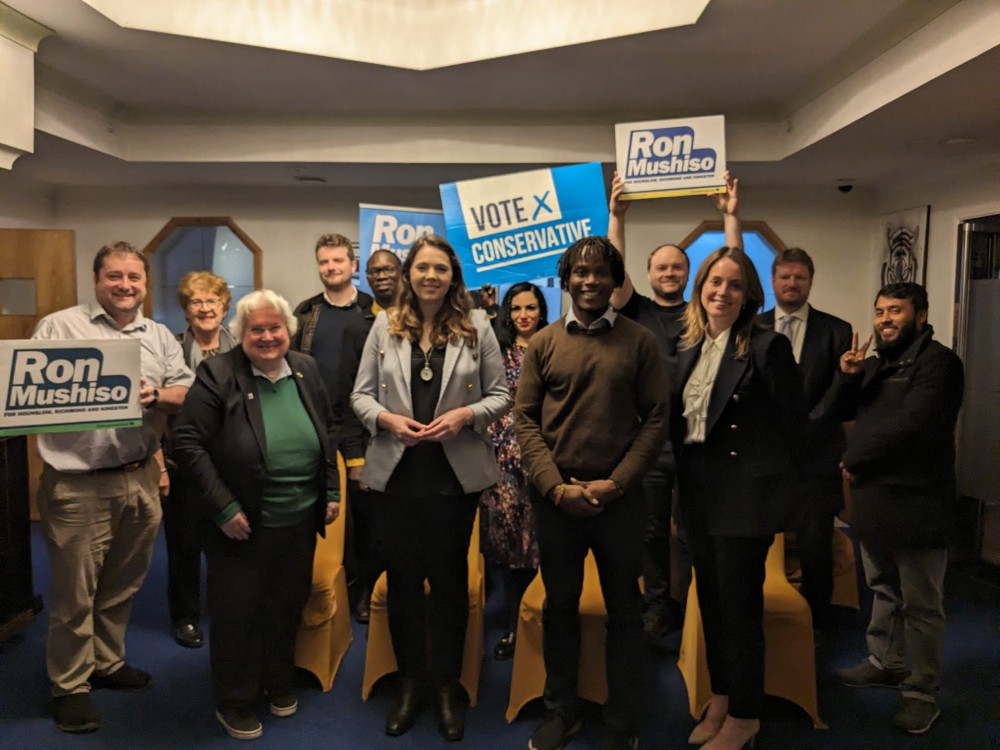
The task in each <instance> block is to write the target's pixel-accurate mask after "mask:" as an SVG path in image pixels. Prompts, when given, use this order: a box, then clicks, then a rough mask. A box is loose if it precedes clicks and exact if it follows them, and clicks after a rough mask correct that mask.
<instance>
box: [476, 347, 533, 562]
mask: <svg viewBox="0 0 1000 750" xmlns="http://www.w3.org/2000/svg"><path fill="white" fill-rule="evenodd" d="M524 351H525V347H523V346H521V345H520V344H514V345H513V346H512V347H510V348H509V349H506V350H505V351H504V353H503V359H504V373H505V375H506V376H507V387H508V388H509V389H510V398H511V401H513V400H514V397H515V396H516V395H517V384H518V381H520V379H521V363H522V362H523V361H524ZM489 434H490V438H491V439H492V441H493V447H494V448H495V449H496V453H497V463H498V464H499V465H500V481H499V482H497V484H496V486H495V487H491V488H490V489H488V490H486V491H485V492H483V494H482V499H481V500H480V513H479V519H480V525H481V526H482V529H483V531H482V544H483V548H484V554H485V556H486V559H487V560H489V561H490V562H492V563H496V564H498V565H505V566H507V567H510V568H531V569H534V568H537V567H538V543H537V542H536V541H535V527H534V521H533V520H532V517H531V502H530V500H529V499H528V477H527V475H526V474H525V471H524V466H522V464H521V446H520V445H518V442H517V435H515V434H514V411H513V409H511V410H509V411H508V412H507V413H506V414H504V415H503V416H502V417H500V419H498V420H497V421H496V422H494V423H493V424H491V425H490V427H489Z"/></svg>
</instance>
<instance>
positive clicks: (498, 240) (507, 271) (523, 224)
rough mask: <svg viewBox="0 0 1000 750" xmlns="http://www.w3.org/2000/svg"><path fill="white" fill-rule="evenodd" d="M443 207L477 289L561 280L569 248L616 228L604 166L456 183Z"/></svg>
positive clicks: (446, 191)
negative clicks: (612, 226)
mask: <svg viewBox="0 0 1000 750" xmlns="http://www.w3.org/2000/svg"><path fill="white" fill-rule="evenodd" d="M441 206H442V208H444V218H445V224H446V225H447V227H448V241H449V242H450V243H451V244H452V246H453V247H454V248H455V251H456V252H457V253H458V257H459V258H460V259H461V261H462V268H463V270H464V271H465V282H466V285H467V286H468V287H469V288H471V289H476V288H478V287H480V286H482V285H483V284H494V285H501V284H508V283H511V282H513V281H523V280H526V279H536V278H545V277H549V276H555V272H556V263H557V261H558V259H559V256H560V255H562V253H563V251H565V250H566V248H567V247H569V246H570V245H572V244H573V243H574V242H576V241H577V240H579V239H581V238H583V237H588V236H590V235H605V234H607V231H608V206H607V198H606V197H605V193H604V176H603V173H602V172H601V165H600V164H599V163H597V162H592V163H590V164H576V165H573V166H570V167H553V168H552V169H538V170H534V171H531V172H518V173H516V174H508V175H502V176H500V177H486V178H483V179H479V180H466V181H464V182H450V183H447V184H445V185H441Z"/></svg>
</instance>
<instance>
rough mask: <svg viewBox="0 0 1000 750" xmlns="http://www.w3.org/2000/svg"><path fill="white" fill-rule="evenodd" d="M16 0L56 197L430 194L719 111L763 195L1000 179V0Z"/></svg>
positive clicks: (735, 159)
mask: <svg viewBox="0 0 1000 750" xmlns="http://www.w3.org/2000/svg"><path fill="white" fill-rule="evenodd" d="M4 2H5V3H6V4H7V5H8V6H10V7H12V8H14V9H15V10H17V11H19V12H20V13H23V14H25V15H27V16H29V17H30V18H32V19H33V20H35V21H37V22H38V23H40V24H43V25H44V26H46V27H48V28H49V29H51V30H52V34H51V35H49V36H47V37H46V38H45V39H43V40H42V42H41V43H40V46H39V48H38V51H37V53H36V55H35V84H34V85H35V108H34V109H35V112H34V118H35V119H34V128H35V138H34V151H33V153H27V154H25V155H23V156H21V157H20V158H18V159H17V160H16V161H15V162H14V166H13V171H14V172H15V173H18V174H21V175H23V176H24V177H26V178H29V179H32V180H36V181H39V182H42V183H48V184H52V185H56V186H59V185H107V184H114V185H226V184H231V185H237V184H238V185H272V186H273V185H287V186H296V187H298V186H299V184H300V183H299V182H298V181H297V178H299V179H301V178H302V177H317V178H321V179H324V180H325V181H326V185H329V186H334V187H337V188H340V189H344V190H350V189H351V188H353V187H367V188H371V187H402V188H407V187H410V188H427V187H433V186H436V185H437V184H438V183H439V182H441V181H447V180H452V179H462V178H469V177H476V176H483V175H488V174H499V173H503V172H512V171H518V170H520V169H530V168H533V167H537V166H540V165H548V164H557V163H570V162H579V161H593V160H597V161H602V162H604V163H605V164H606V165H610V163H611V162H613V160H614V156H613V154H614V132H613V131H614V128H613V125H614V123H616V122H628V121H634V120H642V119H659V118H668V117H683V116H688V115H691V116H694V115H706V114H724V115H725V116H726V120H727V151H728V157H729V163H730V165H731V166H733V167H734V169H737V170H738V171H739V174H740V175H741V176H743V177H745V178H746V179H748V180H752V181H753V182H755V183H757V184H764V185H819V184H832V183H835V182H837V181H838V180H851V181H853V182H855V183H857V184H860V185H866V186H869V187H871V188H873V189H878V188H880V187H884V186H886V185H891V184H893V183H895V182H897V181H898V180H910V181H913V180H929V179H932V178H936V177H944V176H946V175H947V174H948V173H951V172H955V173H958V172H961V171H967V170H968V169H969V167H970V165H974V164H977V163H980V164H983V165H984V166H985V167H986V168H990V169H994V170H996V169H997V168H998V167H1000V3H997V2H996V0H961V1H957V0H879V2H861V1H859V0H851V1H846V0H844V1H841V0H838V1H837V2H826V1H824V0H799V1H798V2H794V3H789V2H787V0H754V2H747V1H746V0H710V1H706V0H696V1H695V0H691V1H689V0H684V2H678V3H676V7H674V8H673V9H672V13H671V14H669V15H670V18H666V17H665V14H664V13H662V12H659V11H662V8H663V6H667V5H672V4H671V3H663V2H662V0H639V1H637V2H635V3H634V4H635V13H634V15H635V18H630V19H629V20H628V24H627V25H626V24H625V22H624V21H623V20H622V19H619V18H617V16H618V15H621V14H622V12H623V11H622V8H621V4H620V3H611V2H607V1H606V0H575V1H574V0H551V7H549V3H539V2H538V0H531V2H528V1H527V0H479V1H478V2H474V1H472V0H463V1H462V2H459V1H458V0H412V1H411V2H402V1H401V0H351V2H347V1H346V0H329V2H328V3H325V4H324V3H319V2H316V1H315V0H311V1H310V0H258V2H255V3H247V2H245V0H198V2H194V0H173V1H172V2H167V1H166V0H163V2H161V3H159V4H152V3H150V4H136V3H128V2H122V1H120V0H87V1H86V2H85V1H84V0H4ZM147 5H148V6H149V8H153V9H155V12H152V11H151V12H150V13H146V14H143V13H139V12H137V11H135V9H134V8H133V6H135V7H139V8H144V7H145V6H147ZM630 5H631V4H630ZM331 8H335V9H338V10H339V11H342V12H338V13H331ZM352 8H353V9H355V11H354V12H352V11H351V9H352ZM538 8H544V10H545V12H544V13H543V12H542V11H539V10H538ZM268 9H270V10H271V11H276V10H277V9H284V10H285V12H286V14H287V16H288V17H289V18H290V19H291V20H288V19H286V18H285V17H284V16H280V17H279V16H273V17H271V18H270V20H271V21H272V23H270V24H267V23H265V22H267V21H268V20H269V19H268V17H266V14H265V11H266V10H268ZM324 9H325V10H324ZM358 9H360V10H358ZM470 10H471V14H470ZM498 11H505V12H506V18H507V20H504V18H505V16H504V14H503V13H501V14H499V15H497V13H498ZM254 12H256V13H257V17H254V16H253V13H254ZM624 12H625V13H626V14H631V13H632V9H631V8H630V7H629V8H626V9H625V11H624ZM262 14H264V15H262ZM310 14H312V15H310ZM275 19H279V20H280V23H279V22H277V21H275ZM643 24H645V26H643ZM668 24H673V25H672V27H668ZM155 28H159V29H162V30H161V31H155V30H150V29H155ZM637 29H640V30H641V29H650V30H648V31H642V32H641V33H636V30H637ZM182 31H183V32H184V33H178V32H182ZM511 36H516V37H517V39H518V40H521V41H518V42H517V43H516V44H515V43H513V42H510V40H509V39H506V38H507V37H511ZM504 39H506V41H504ZM574 40H580V41H574ZM296 49H299V50H307V51H306V52H302V51H293V50H296ZM373 61H378V62H373ZM955 138H960V139H972V140H971V142H969V141H967V142H962V143H958V144H955V145H946V144H945V143H944V142H945V141H947V140H949V139H955ZM303 189H305V188H303Z"/></svg>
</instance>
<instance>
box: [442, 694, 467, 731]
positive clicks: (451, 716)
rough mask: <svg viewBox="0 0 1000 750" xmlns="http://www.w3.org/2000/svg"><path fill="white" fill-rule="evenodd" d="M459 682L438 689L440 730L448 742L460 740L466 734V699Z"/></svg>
mask: <svg viewBox="0 0 1000 750" xmlns="http://www.w3.org/2000/svg"><path fill="white" fill-rule="evenodd" d="M461 692H462V691H461V690H460V689H459V687H458V684H457V683H452V684H450V685H445V686H443V687H441V688H440V689H439V690H438V731H439V732H441V736H442V737H443V738H444V739H445V741H447V742H458V741H459V740H460V739H462V736H463V735H464V734H465V701H464V700H463V698H462V695H461Z"/></svg>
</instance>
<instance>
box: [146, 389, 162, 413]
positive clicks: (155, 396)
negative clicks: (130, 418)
mask: <svg viewBox="0 0 1000 750" xmlns="http://www.w3.org/2000/svg"><path fill="white" fill-rule="evenodd" d="M159 401H160V389H159V388H154V389H153V400H152V401H150V402H149V406H147V407H146V408H147V409H152V408H153V407H154V406H156V404H157V403H159Z"/></svg>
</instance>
